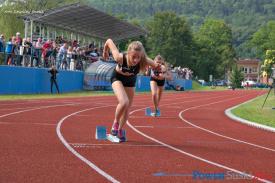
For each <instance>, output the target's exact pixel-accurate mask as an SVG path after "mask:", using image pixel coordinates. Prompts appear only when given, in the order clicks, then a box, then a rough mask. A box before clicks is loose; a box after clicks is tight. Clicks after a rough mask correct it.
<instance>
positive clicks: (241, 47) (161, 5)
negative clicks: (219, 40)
mask: <svg viewBox="0 0 275 183" xmlns="http://www.w3.org/2000/svg"><path fill="white" fill-rule="evenodd" d="M88 1H89V2H90V4H91V5H92V6H94V7H96V8H98V9H99V10H102V11H104V12H107V13H110V14H112V15H115V16H118V17H120V18H125V19H128V20H133V19H134V20H135V21H136V22H139V23H141V24H144V23H145V22H146V21H148V20H149V19H150V17H152V16H153V15H154V14H155V13H156V12H159V11H167V10H169V11H173V12H176V13H177V14H178V15H182V16H185V17H186V18H187V20H188V22H189V24H190V25H191V26H192V28H193V30H194V31H196V30H198V28H199V26H200V25H201V24H202V23H203V22H204V20H205V18H209V17H211V18H219V19H223V20H224V21H225V22H226V23H227V24H228V25H229V26H230V27H231V28H232V30H233V45H234V46H235V48H236V51H237V56H239V57H255V53H254V52H253V51H252V50H250V49H248V48H247V45H246V44H247V41H248V40H249V39H250V38H251V35H252V34H253V33H255V32H256V31H257V30H258V29H259V28H260V27H261V26H262V25H265V24H266V23H267V22H268V21H270V20H274V18H275V0H135V1H130V0H119V1H118V0H88Z"/></svg>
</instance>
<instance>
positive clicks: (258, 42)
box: [250, 21, 275, 59]
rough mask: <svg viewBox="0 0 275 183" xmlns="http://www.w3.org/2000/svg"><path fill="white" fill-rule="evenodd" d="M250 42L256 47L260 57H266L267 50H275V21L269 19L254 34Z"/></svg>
mask: <svg viewBox="0 0 275 183" xmlns="http://www.w3.org/2000/svg"><path fill="white" fill-rule="evenodd" d="M250 44H251V45H252V46H253V47H254V48H255V49H256V51H257V52H256V53H257V56H258V58H262V59H263V58H264V54H265V52H266V51H267V50H275V21H269V22H268V23H267V24H266V25H265V26H263V27H261V28H260V29H259V30H258V31H257V32H255V33H254V34H253V36H252V39H251V41H250Z"/></svg>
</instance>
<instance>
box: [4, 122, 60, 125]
mask: <svg viewBox="0 0 275 183" xmlns="http://www.w3.org/2000/svg"><path fill="white" fill-rule="evenodd" d="M1 124H2V125H41V126H56V124H51V123H21V122H0V125H1Z"/></svg>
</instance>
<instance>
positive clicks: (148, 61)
mask: <svg viewBox="0 0 275 183" xmlns="http://www.w3.org/2000/svg"><path fill="white" fill-rule="evenodd" d="M146 62H147V64H148V65H149V66H151V67H152V68H153V69H157V70H160V69H161V65H160V64H158V63H156V62H154V61H153V60H152V59H151V58H149V57H146Z"/></svg>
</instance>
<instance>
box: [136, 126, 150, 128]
mask: <svg viewBox="0 0 275 183" xmlns="http://www.w3.org/2000/svg"><path fill="white" fill-rule="evenodd" d="M135 127H136V128H154V126H135Z"/></svg>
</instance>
